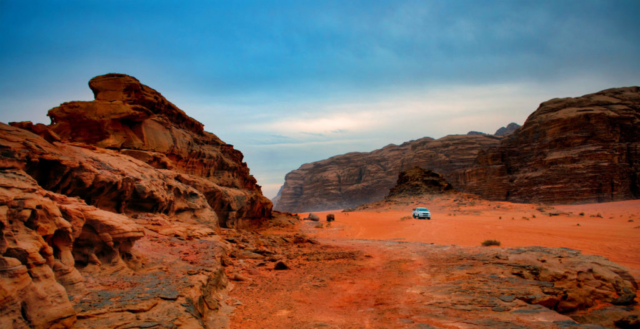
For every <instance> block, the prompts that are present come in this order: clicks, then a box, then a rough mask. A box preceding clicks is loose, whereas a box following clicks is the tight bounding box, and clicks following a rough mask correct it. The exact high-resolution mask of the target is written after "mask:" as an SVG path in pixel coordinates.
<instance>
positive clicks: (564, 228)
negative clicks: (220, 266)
mask: <svg viewBox="0 0 640 329" xmlns="http://www.w3.org/2000/svg"><path fill="white" fill-rule="evenodd" d="M407 203H408V204H404V203H399V204H395V205H390V206H389V205H384V206H382V207H380V208H376V207H373V208H372V209H367V210H365V211H357V212H349V213H343V212H341V211H329V212H321V213H315V214H317V215H319V216H320V218H321V219H322V220H321V223H324V226H325V227H323V228H315V225H313V224H311V225H310V224H305V225H304V226H303V227H304V228H308V227H312V228H313V229H306V232H307V233H310V234H312V235H313V236H315V237H316V238H319V239H321V240H322V239H327V240H341V239H367V240H389V239H397V240H402V241H413V242H427V243H434V244H444V245H448V244H455V245H459V246H479V245H480V244H481V243H482V242H483V241H485V240H487V239H495V240H498V241H500V242H501V243H502V245H501V246H502V247H525V246H543V247H565V248H571V249H577V250H581V251H582V252H583V253H585V254H595V255H602V256H605V257H607V258H609V259H610V260H612V261H614V262H616V263H619V264H621V265H624V266H626V267H628V268H629V270H630V271H631V272H632V274H633V275H634V276H635V277H639V276H640V200H633V201H622V202H612V203H599V204H587V205H567V206H554V207H544V206H540V205H530V204H513V203H508V202H491V201H484V200H473V199H459V200H458V201H453V198H436V199H433V200H421V201H417V202H411V203H409V202H407ZM417 206H424V207H427V208H429V210H430V211H431V213H432V219H431V220H416V219H413V218H411V217H407V216H410V215H411V210H412V209H413V208H415V207H417ZM550 212H551V213H559V215H555V216H549V213H550ZM329 213H332V214H334V215H335V216H336V221H335V222H333V223H332V224H331V226H330V227H326V226H327V225H326V222H325V220H324V219H325V218H326V215H327V214H329ZM581 213H582V215H581ZM300 215H301V216H303V217H306V216H307V214H300ZM600 216H601V217H600ZM403 217H404V219H403Z"/></svg>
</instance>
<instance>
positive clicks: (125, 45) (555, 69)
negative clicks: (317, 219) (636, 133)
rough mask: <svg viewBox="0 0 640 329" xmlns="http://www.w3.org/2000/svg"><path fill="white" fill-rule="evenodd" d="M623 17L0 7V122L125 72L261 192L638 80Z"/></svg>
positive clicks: (599, 12)
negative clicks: (314, 170) (306, 167)
mask: <svg viewBox="0 0 640 329" xmlns="http://www.w3.org/2000/svg"><path fill="white" fill-rule="evenodd" d="M638 17H640V1H638V0H636V1H624V0H616V1H608V0H607V1H595V0H552V1H546V0H536V1H533V0H532V1H522V0H505V1H491V0H482V1H480V0H478V1H474V0H465V1H456V0H445V1H427V0H422V1H403V0H391V1H376V0H366V1H360V0H351V1H344V0H342V1H331V0H326V1H325V0H313V1H305V0H295V1H277V0H273V1H261V0H254V1H243V0H236V1H214V0H212V1H114V0H111V1H91V0H84V1H22V0H16V1H13V0H0V122H5V123H6V122H12V121H33V122H40V123H45V124H49V123H50V120H49V119H48V117H47V116H46V113H47V111H48V110H49V109H51V108H53V107H56V106H58V105H59V104H60V103H63V102H67V101H71V100H92V99H93V94H92V93H91V91H90V89H89V88H88V85H87V83H88V81H89V79H91V78H92V77H94V76H97V75H101V74H106V73H112V72H113V73H126V74H129V75H132V76H134V77H136V78H138V79H139V80H140V81H141V82H142V83H143V84H146V85H148V86H150V87H152V88H154V89H156V90H157V91H159V92H160V93H162V94H163V95H164V96H165V97H166V98H167V99H168V100H169V101H171V102H172V103H174V104H175V105H177V106H178V107H179V108H181V109H182V110H184V111H185V112H186V113H187V114H188V115H190V116H191V117H193V118H195V119H196V120H198V121H200V122H202V123H203V124H204V125H205V130H207V131H210V132H213V133H214V134H216V135H218V136H219V137H220V138H221V139H222V140H224V141H225V142H227V143H229V144H232V145H234V146H235V148H236V149H239V150H240V151H242V152H243V154H244V155H245V161H246V162H247V164H248V165H249V168H250V169H251V173H252V174H253V175H254V176H255V177H256V178H257V179H258V183H259V184H260V185H262V187H263V192H264V194H265V195H266V196H267V197H270V198H272V197H274V196H275V195H276V193H277V191H278V189H279V187H280V186H281V185H282V184H283V183H284V177H285V175H286V174H287V173H288V172H289V171H291V170H294V169H297V168H298V167H300V166H301V165H302V164H304V163H309V162H313V161H318V160H322V159H326V158H328V157H331V156H334V155H338V154H343V153H347V152H353V151H358V152H369V151H372V150H374V149H378V148H381V147H383V146H385V145H388V144H391V143H393V144H401V143H403V142H405V141H409V140H414V139H418V138H422V137H425V136H430V137H433V138H440V137H443V136H446V135H449V134H466V133H467V132H468V131H471V130H475V131H482V132H487V133H493V132H495V131H496V130H497V129H498V128H500V127H502V126H506V125H507V124H509V123H510V122H516V123H518V124H523V123H524V122H525V120H526V118H527V117H528V115H529V114H531V113H532V112H533V111H534V110H535V109H536V108H537V107H538V105H539V104H540V103H541V102H543V101H546V100H548V99H551V98H555V97H575V96H580V95H584V94H588V93H592V92H597V91H600V90H603V89H607V88H613V87H622V86H631V85H640V60H638V59H639V58H640V20H638V19H637V18H638Z"/></svg>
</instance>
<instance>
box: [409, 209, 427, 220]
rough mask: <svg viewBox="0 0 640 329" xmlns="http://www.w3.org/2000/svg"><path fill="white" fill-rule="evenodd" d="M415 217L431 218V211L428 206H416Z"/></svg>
mask: <svg viewBox="0 0 640 329" xmlns="http://www.w3.org/2000/svg"><path fill="white" fill-rule="evenodd" d="M413 218H426V219H431V212H429V209H427V208H415V209H413Z"/></svg>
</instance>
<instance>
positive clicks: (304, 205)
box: [275, 135, 500, 212]
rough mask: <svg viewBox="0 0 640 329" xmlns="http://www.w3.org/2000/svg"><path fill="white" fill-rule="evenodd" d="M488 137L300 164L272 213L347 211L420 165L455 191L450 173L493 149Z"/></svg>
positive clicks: (393, 147)
mask: <svg viewBox="0 0 640 329" xmlns="http://www.w3.org/2000/svg"><path fill="white" fill-rule="evenodd" d="M499 140H500V139H499V138H498V137H495V136H486V135H452V136H446V137H443V138H440V139H438V140H434V139H433V138H429V137H425V138H422V139H419V140H415V141H411V142H407V143H404V144H402V145H399V146H398V145H389V146H386V147H384V148H382V149H379V150H375V151H373V152H369V153H355V152H354V153H347V154H344V155H339V156H335V157H332V158H329V159H327V160H323V161H318V162H314V163H309V164H304V165H302V166H301V167H300V168H299V169H297V170H294V171H292V172H290V173H288V174H287V176H286V178H285V184H284V186H283V187H282V191H281V193H280V198H279V200H278V203H277V204H276V206H275V208H276V210H282V211H287V212H302V211H319V210H327V209H340V208H350V207H355V206H357V205H360V204H363V203H368V202H373V201H378V200H381V199H383V198H384V197H385V196H386V195H387V194H388V193H389V190H390V189H391V188H392V187H393V186H395V185H396V182H397V179H398V174H399V173H400V172H401V171H403V170H406V169H409V168H412V167H415V166H418V167H421V168H428V169H431V170H433V171H435V172H437V173H440V174H442V175H443V176H444V177H445V178H446V179H447V180H448V181H449V182H451V184H452V185H453V186H454V188H456V183H457V182H456V181H455V180H451V179H450V177H452V178H453V177H456V176H454V175H453V173H454V172H455V171H457V170H460V169H462V168H465V167H467V166H469V165H471V163H472V162H473V161H474V160H475V158H476V156H477V154H478V152H479V151H480V150H483V149H487V148H489V147H491V146H496V145H497V144H498V142H499Z"/></svg>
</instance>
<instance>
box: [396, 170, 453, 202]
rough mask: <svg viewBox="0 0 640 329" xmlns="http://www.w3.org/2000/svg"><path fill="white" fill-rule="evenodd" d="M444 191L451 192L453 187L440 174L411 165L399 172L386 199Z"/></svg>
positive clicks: (441, 192)
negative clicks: (396, 180)
mask: <svg viewBox="0 0 640 329" xmlns="http://www.w3.org/2000/svg"><path fill="white" fill-rule="evenodd" d="M446 192H453V187H452V186H451V184H449V182H447V180H446V179H444V177H442V175H440V174H438V173H435V172H433V171H431V170H425V169H422V168H420V167H413V168H411V169H408V170H405V171H403V172H401V173H400V175H399V176H398V183H397V184H396V186H394V187H393V188H391V190H390V191H389V195H388V196H387V199H390V198H402V197H413V196H421V195H426V194H443V193H446Z"/></svg>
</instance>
